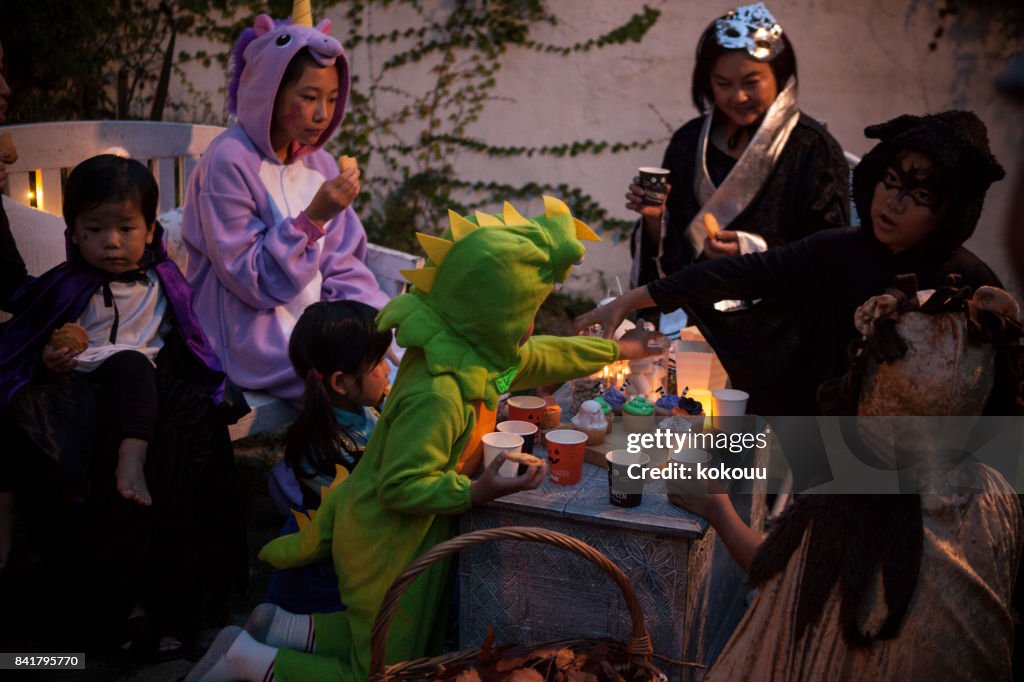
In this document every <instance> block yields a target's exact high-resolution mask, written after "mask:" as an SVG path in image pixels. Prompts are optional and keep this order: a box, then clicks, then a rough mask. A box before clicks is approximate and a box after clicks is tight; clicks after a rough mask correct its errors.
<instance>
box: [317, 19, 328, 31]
mask: <svg viewBox="0 0 1024 682" xmlns="http://www.w3.org/2000/svg"><path fill="white" fill-rule="evenodd" d="M316 30H318V31H320V32H321V33H330V32H331V20H330V19H324V20H323V21H321V22H320V23H319V24H317V25H316Z"/></svg>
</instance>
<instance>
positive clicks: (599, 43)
mask: <svg viewBox="0 0 1024 682" xmlns="http://www.w3.org/2000/svg"><path fill="white" fill-rule="evenodd" d="M552 4H553V3H551V2H549V1H547V0H446V1H442V0H429V1H428V0H321V1H317V0H314V1H313V3H312V5H313V14H314V16H315V17H318V18H320V17H323V16H325V14H327V12H326V10H328V9H333V11H332V12H330V14H332V15H333V16H335V17H337V16H338V11H339V10H342V11H343V12H344V15H343V16H344V19H343V20H341V21H336V22H335V25H334V26H333V31H332V33H333V34H334V35H335V37H337V38H338V39H339V40H340V41H341V42H342V44H343V45H344V46H345V48H346V50H348V51H349V52H350V53H356V54H358V55H359V59H360V60H363V59H364V58H365V59H366V63H365V64H362V63H361V64H360V65H359V66H360V68H359V69H357V70H358V71H359V72H360V73H362V74H364V76H363V77H362V78H356V79H354V81H353V83H352V92H351V96H350V99H349V107H348V113H347V115H346V118H345V122H344V124H343V127H342V130H341V132H340V134H339V135H338V136H336V137H335V139H334V142H333V143H332V149H331V151H335V152H339V151H341V150H342V149H344V150H345V151H346V153H351V154H355V155H357V156H358V158H359V159H360V161H361V164H362V168H363V173H364V183H363V184H364V192H363V193H362V194H361V195H360V199H359V200H358V203H357V206H356V209H357V211H358V213H359V215H360V216H361V217H362V219H363V222H364V223H365V225H366V228H367V232H368V234H369V236H370V239H371V240H373V241H375V242H377V243H381V244H386V245H390V246H393V247H395V248H400V249H403V250H409V251H414V250H417V249H418V245H417V243H416V241H415V238H414V236H413V235H414V233H415V232H416V231H425V232H429V231H434V230H436V229H438V228H439V227H440V226H443V225H445V224H446V223H447V220H446V219H445V215H446V211H447V209H448V208H449V207H451V208H455V209H456V210H458V211H462V212H464V211H466V210H467V209H468V208H469V207H470V206H472V207H474V208H475V207H477V206H486V205H495V204H496V203H497V202H498V201H500V200H502V199H521V198H530V199H532V198H535V197H537V196H538V195H540V194H542V193H552V194H556V195H558V196H560V197H561V198H563V199H564V200H565V201H566V202H567V203H569V205H570V207H571V208H572V210H573V212H574V214H575V215H577V216H579V217H580V218H581V219H583V220H585V221H587V222H589V223H591V224H593V225H595V226H597V227H600V228H602V229H603V230H604V231H605V232H606V233H611V234H613V235H617V234H622V233H624V232H625V231H626V230H628V229H629V228H630V227H631V225H632V224H631V223H627V222H626V221H622V220H615V219H612V218H611V217H610V216H609V213H608V211H607V209H606V208H605V207H603V206H601V205H600V204H599V203H598V202H597V201H595V200H594V199H593V197H591V196H590V195H588V194H587V193H586V192H584V191H583V190H582V189H581V188H579V187H575V186H572V185H569V184H553V185H552V184H548V185H541V184H537V183H526V184H519V185H514V184H510V183H507V182H498V181H496V180H494V179H490V178H486V177H473V178H466V177H463V176H462V175H460V173H459V167H460V166H463V165H465V164H463V163H460V162H459V161H460V156H463V159H462V160H464V155H483V156H485V157H487V158H492V159H495V160H507V159H510V158H517V157H524V158H530V157H547V158H564V157H586V156H592V155H597V154H618V153H623V152H628V151H632V150H637V149H646V148H648V147H650V146H651V145H652V144H655V143H657V144H661V143H663V141H664V140H662V139H658V140H654V139H643V140H596V139H590V138H583V139H572V138H573V137H574V131H565V137H566V140H565V142H562V143H560V144H552V145H544V146H526V145H520V146H501V145H495V144H491V143H490V142H489V141H488V140H486V139H483V138H481V137H474V136H472V135H471V134H470V132H469V131H470V130H472V129H473V125H474V124H475V123H477V122H478V121H479V120H481V117H482V116H483V115H484V114H485V112H486V111H487V109H488V107H490V106H492V105H499V106H500V105H503V104H506V103H507V102H508V100H507V98H503V97H502V95H501V94H500V93H499V92H498V90H497V77H498V74H499V72H500V71H501V69H502V66H503V63H504V61H505V60H506V59H507V57H508V56H509V51H510V50H513V49H515V50H531V51H535V52H538V53H543V54H550V55H552V56H554V57H557V58H560V59H565V60H572V59H585V58H586V55H587V54H588V53H591V52H593V51H595V50H600V49H602V48H605V47H609V46H613V45H622V44H626V43H638V42H640V41H642V40H643V39H644V37H645V36H646V35H647V33H648V31H649V30H650V29H651V27H652V26H654V25H655V24H656V23H657V21H658V18H659V16H660V12H659V11H658V10H656V9H652V8H650V7H647V6H642V7H641V8H640V10H639V11H638V12H636V13H634V14H632V15H631V16H630V17H629V18H628V19H626V20H625V21H624V22H623V23H621V24H620V25H618V26H612V27H610V28H609V29H608V31H606V32H605V33H603V34H601V35H597V36H590V37H586V38H583V39H581V40H579V41H577V42H575V43H574V44H571V45H561V44H559V45H555V44H549V43H545V42H543V41H541V40H538V39H536V37H535V33H536V30H535V29H537V28H539V27H542V26H557V25H558V17H557V16H556V15H555V14H554V13H553V12H552V11H551V9H550V8H549V5H552ZM291 7H292V2H291V0H113V1H111V2H104V3H67V2H65V1H64V0H36V2H33V3H7V4H5V9H4V17H3V18H4V21H3V22H0V38H2V39H3V40H4V45H5V47H6V48H7V49H6V53H7V55H8V62H9V64H10V69H9V73H8V75H9V77H10V80H11V81H12V83H11V84H12V88H13V90H14V92H15V97H14V99H13V106H12V113H13V116H11V117H10V118H11V121H12V122H32V121H47V120H74V119H103V118H122V119H124V118H148V119H151V120H162V119H164V118H167V117H171V118H175V119H177V120H189V121H193V122H203V123H225V120H224V118H223V115H222V114H221V113H220V112H217V111H215V110H214V107H213V106H212V104H211V101H212V100H211V97H210V95H209V94H208V93H204V92H200V91H198V90H197V89H196V88H195V87H194V85H193V84H192V83H190V82H189V80H188V78H187V75H186V72H185V70H184V68H185V67H186V66H187V65H195V64H200V65H202V66H206V67H208V68H212V69H221V70H223V71H224V73H225V81H226V73H227V69H228V56H229V53H230V47H231V46H232V45H233V44H234V42H235V40H236V39H237V37H238V35H239V34H240V32H241V31H242V29H243V28H245V27H247V26H250V25H251V24H252V20H253V18H254V17H255V16H256V15H257V14H259V13H260V12H268V13H270V14H271V15H272V16H275V17H284V16H287V15H288V14H289V13H290V12H291ZM396 23H401V25H396ZM385 24H386V25H387V29H386V30H382V29H380V28H379V27H380V26H382V25H385ZM14 27H17V30H15V29H14ZM191 38H197V39H204V40H207V41H211V42H212V43H213V44H214V45H219V46H221V49H209V50H207V49H196V48H191V49H186V47H183V46H188V45H189V43H188V39H191ZM58 44H59V45H60V49H53V46H54V45H58ZM364 66H365V67H367V68H363V67H364ZM172 76H174V77H175V78H177V79H178V80H179V81H181V82H182V83H184V86H185V89H184V96H183V97H179V98H177V99H175V98H174V97H171V96H170V95H169V92H170V81H171V77H172ZM268 96H269V93H268ZM666 132H669V131H666Z"/></svg>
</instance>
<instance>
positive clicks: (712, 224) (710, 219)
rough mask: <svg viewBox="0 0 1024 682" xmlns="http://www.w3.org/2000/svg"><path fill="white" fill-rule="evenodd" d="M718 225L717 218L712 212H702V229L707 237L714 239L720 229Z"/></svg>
mask: <svg viewBox="0 0 1024 682" xmlns="http://www.w3.org/2000/svg"><path fill="white" fill-rule="evenodd" d="M721 229H722V228H720V227H719V226H718V219H717V218H715V216H714V214H711V213H705V214H704V230H705V231H706V232H707V233H708V239H714V238H716V237H717V236H718V231H719V230H721Z"/></svg>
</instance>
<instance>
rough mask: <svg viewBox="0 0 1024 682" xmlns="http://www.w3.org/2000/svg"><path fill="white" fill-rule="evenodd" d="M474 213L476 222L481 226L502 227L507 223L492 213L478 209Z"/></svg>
mask: <svg viewBox="0 0 1024 682" xmlns="http://www.w3.org/2000/svg"><path fill="white" fill-rule="evenodd" d="M474 215H476V222H477V223H478V224H479V225H480V227H501V226H503V225H504V224H505V223H503V222H501V220H500V219H499V218H498V217H497V216H493V215H491V214H490V213H484V212H483V211H477V212H476V213H475V214H474Z"/></svg>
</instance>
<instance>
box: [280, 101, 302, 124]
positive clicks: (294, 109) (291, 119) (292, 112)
mask: <svg viewBox="0 0 1024 682" xmlns="http://www.w3.org/2000/svg"><path fill="white" fill-rule="evenodd" d="M301 120H302V107H301V106H300V105H299V104H289V105H288V111H286V112H285V114H284V122H285V125H289V126H291V125H294V124H295V122H296V121H301Z"/></svg>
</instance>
